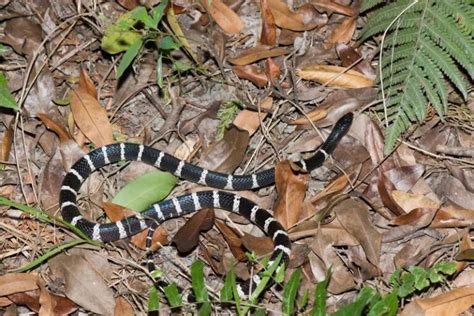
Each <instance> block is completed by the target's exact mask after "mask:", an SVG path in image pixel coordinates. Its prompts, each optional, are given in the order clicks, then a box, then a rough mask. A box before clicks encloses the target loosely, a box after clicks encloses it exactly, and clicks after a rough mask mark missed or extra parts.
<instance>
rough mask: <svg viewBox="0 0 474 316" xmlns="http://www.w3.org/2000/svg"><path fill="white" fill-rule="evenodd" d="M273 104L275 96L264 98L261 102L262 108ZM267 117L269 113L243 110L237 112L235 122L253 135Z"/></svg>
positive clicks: (268, 107)
mask: <svg viewBox="0 0 474 316" xmlns="http://www.w3.org/2000/svg"><path fill="white" fill-rule="evenodd" d="M272 105H273V98H271V97H267V98H265V99H263V100H262V102H260V104H259V106H260V107H261V108H262V109H271V108H272ZM265 117H267V113H262V112H260V113H259V112H255V111H250V110H243V111H241V112H239V114H237V116H236V118H235V119H234V122H233V123H234V125H235V126H237V127H238V128H240V129H243V130H246V131H247V132H248V133H249V136H252V135H253V134H254V133H255V132H256V131H257V129H258V128H259V127H260V124H261V122H263V120H264V119H265Z"/></svg>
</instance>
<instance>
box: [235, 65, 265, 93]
mask: <svg viewBox="0 0 474 316" xmlns="http://www.w3.org/2000/svg"><path fill="white" fill-rule="evenodd" d="M232 70H233V71H234V73H235V74H236V75H237V77H239V78H242V79H247V80H249V81H251V82H253V83H254V84H255V85H256V86H257V87H259V88H263V87H266V86H267V84H268V77H267V74H266V73H265V72H264V71H263V69H261V68H260V67H258V66H256V65H244V66H234V67H233V68H232Z"/></svg>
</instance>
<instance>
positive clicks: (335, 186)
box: [311, 174, 349, 205]
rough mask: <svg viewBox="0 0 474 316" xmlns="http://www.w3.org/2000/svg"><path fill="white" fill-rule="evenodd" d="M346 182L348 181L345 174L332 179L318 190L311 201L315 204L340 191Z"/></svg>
mask: <svg viewBox="0 0 474 316" xmlns="http://www.w3.org/2000/svg"><path fill="white" fill-rule="evenodd" d="M348 184H349V181H348V179H347V176H346V175H345V174H342V175H340V176H339V177H337V178H336V179H334V180H332V181H331V182H330V183H329V184H328V185H327V186H326V187H325V188H324V189H323V190H322V191H321V192H318V194H316V195H315V196H314V197H312V198H311V203H312V204H313V205H315V204H317V203H318V202H319V201H321V200H322V199H324V198H326V197H328V196H332V195H334V194H336V193H341V192H342V190H344V188H345V187H346V186H347V185H348Z"/></svg>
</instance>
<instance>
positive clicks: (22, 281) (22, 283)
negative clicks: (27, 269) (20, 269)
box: [0, 273, 38, 296]
mask: <svg viewBox="0 0 474 316" xmlns="http://www.w3.org/2000/svg"><path fill="white" fill-rule="evenodd" d="M37 282H38V275H36V274H35V273H8V274H5V275H2V276H0V296H7V295H10V294H13V293H20V292H26V291H31V290H36V289H37V288H38V285H37Z"/></svg>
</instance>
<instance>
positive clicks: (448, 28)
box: [426, 8, 474, 78]
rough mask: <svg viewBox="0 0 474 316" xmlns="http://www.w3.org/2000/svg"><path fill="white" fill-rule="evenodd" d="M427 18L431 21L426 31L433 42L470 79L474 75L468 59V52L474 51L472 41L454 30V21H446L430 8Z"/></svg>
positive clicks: (471, 64) (472, 66) (473, 63)
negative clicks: (451, 57)
mask: <svg viewBox="0 0 474 316" xmlns="http://www.w3.org/2000/svg"><path fill="white" fill-rule="evenodd" d="M427 16H429V17H430V18H431V19H433V23H430V27H427V28H426V30H427V32H428V34H429V36H430V37H431V39H432V41H433V42H436V43H437V44H438V45H439V46H441V47H442V48H443V49H445V50H446V51H447V52H448V53H449V54H450V55H451V56H453V57H454V58H455V59H456V60H457V61H458V62H459V63H460V64H461V65H462V66H463V67H464V68H465V69H466V70H467V71H468V73H469V75H470V76H471V78H472V77H473V75H474V62H473V59H472V58H469V56H468V54H469V52H471V53H472V52H473V51H474V45H473V44H472V43H473V41H472V39H467V38H465V36H464V33H462V32H460V31H459V30H458V29H456V28H455V27H454V26H453V25H454V21H450V20H447V18H445V17H443V15H441V14H439V13H437V12H434V11H432V8H428V9H427Z"/></svg>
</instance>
